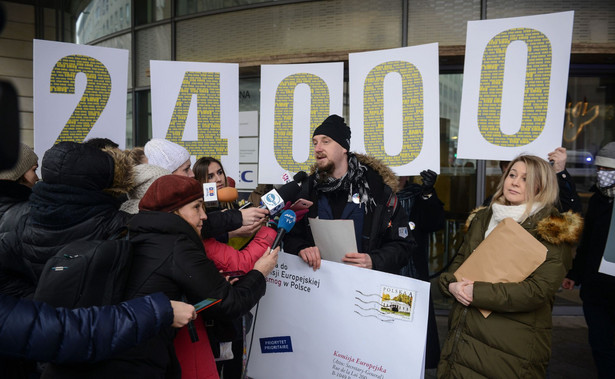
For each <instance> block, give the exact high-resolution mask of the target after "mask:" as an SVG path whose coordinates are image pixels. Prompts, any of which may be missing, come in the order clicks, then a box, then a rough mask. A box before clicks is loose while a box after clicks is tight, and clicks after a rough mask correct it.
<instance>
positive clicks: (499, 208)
mask: <svg viewBox="0 0 615 379" xmlns="http://www.w3.org/2000/svg"><path fill="white" fill-rule="evenodd" d="M543 207H544V205H543V204H541V203H534V205H532V210H531V211H530V214H529V215H527V216H526V215H525V209H526V204H521V205H504V204H498V203H493V204H492V205H491V209H492V210H493V215H492V216H491V220H489V226H488V227H487V231H486V232H485V238H487V236H488V235H489V233H491V231H493V229H495V227H496V226H497V225H498V224H499V223H500V221H502V220H504V219H505V218H508V217H510V218H512V219H513V220H515V221H516V222H518V223H519V224H521V223H522V222H523V221H525V220H526V219H527V218H528V217H529V216H531V215H533V214H534V213H536V212H538V211H539V210H541V209H542V208H543Z"/></svg>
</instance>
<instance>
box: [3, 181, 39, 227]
mask: <svg viewBox="0 0 615 379" xmlns="http://www.w3.org/2000/svg"><path fill="white" fill-rule="evenodd" d="M30 194H32V190H31V189H30V187H28V186H24V185H23V184H19V183H17V182H15V181H12V180H0V233H4V232H8V231H11V230H14V229H15V227H16V226H17V221H18V220H19V219H20V218H21V217H22V216H24V215H25V214H27V213H28V211H29V210H30V205H29V204H28V198H29V197H30Z"/></svg>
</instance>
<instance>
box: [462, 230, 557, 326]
mask: <svg viewBox="0 0 615 379" xmlns="http://www.w3.org/2000/svg"><path fill="white" fill-rule="evenodd" d="M546 258H547V248H546V247H545V246H544V245H543V244H542V243H540V242H539V241H538V240H537V239H536V238H534V237H533V236H532V235H531V234H530V233H529V232H528V231H527V230H525V229H523V227H522V226H521V225H519V224H518V223H517V222H516V221H515V220H513V219H512V218H505V219H504V220H502V221H501V222H500V223H499V224H498V225H497V226H496V227H495V228H494V229H493V230H492V231H491V233H489V235H488V236H487V238H485V239H484V240H483V242H481V243H480V245H478V247H476V249H475V250H474V251H473V252H472V254H470V256H469V257H468V259H466V261H465V262H463V264H462V265H461V266H459V268H458V269H457V271H455V274H454V275H455V278H457V280H461V278H466V279H469V280H474V281H477V282H489V283H515V282H521V281H523V280H525V279H526V278H527V277H528V276H530V274H531V273H532V272H534V271H535V270H536V269H537V268H538V266H540V265H541V264H542V262H544V261H545V259H546ZM479 310H480V311H481V313H482V314H483V316H485V318H487V316H489V315H490V314H491V311H489V310H483V309H479Z"/></svg>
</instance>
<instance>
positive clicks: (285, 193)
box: [278, 181, 301, 203]
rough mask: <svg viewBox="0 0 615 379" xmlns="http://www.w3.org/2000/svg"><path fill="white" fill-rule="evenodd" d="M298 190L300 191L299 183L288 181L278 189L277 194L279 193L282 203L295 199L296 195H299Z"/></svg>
mask: <svg viewBox="0 0 615 379" xmlns="http://www.w3.org/2000/svg"><path fill="white" fill-rule="evenodd" d="M299 192H301V187H300V186H299V184H297V182H294V181H293V182H288V183H286V184H284V185H283V186H282V187H280V188H279V189H278V194H279V195H280V197H281V198H282V200H283V201H284V203H286V202H287V201H290V202H291V203H294V202H295V201H297V196H299Z"/></svg>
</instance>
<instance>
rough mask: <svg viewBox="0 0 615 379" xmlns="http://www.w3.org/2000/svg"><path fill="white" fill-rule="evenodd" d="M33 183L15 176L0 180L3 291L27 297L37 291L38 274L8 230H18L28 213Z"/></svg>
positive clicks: (0, 280)
mask: <svg viewBox="0 0 615 379" xmlns="http://www.w3.org/2000/svg"><path fill="white" fill-rule="evenodd" d="M31 194H32V190H31V189H30V187H27V186H24V185H23V184H19V183H17V182H15V181H12V180H0V293H2V294H5V295H11V296H17V297H25V296H29V295H31V294H32V293H33V291H34V287H35V285H36V276H35V275H34V272H33V271H32V268H31V267H30V264H29V263H28V262H27V261H26V260H25V259H24V257H23V255H22V254H21V252H20V251H19V250H18V249H17V248H15V246H14V245H15V244H14V243H12V242H13V241H12V238H14V237H11V238H9V237H6V235H7V234H9V235H10V234H12V233H14V232H15V229H16V228H17V225H18V223H19V221H20V220H21V219H22V217H24V216H25V215H27V214H28V212H29V210H30V204H29V202H28V199H29V197H30V195H31Z"/></svg>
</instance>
